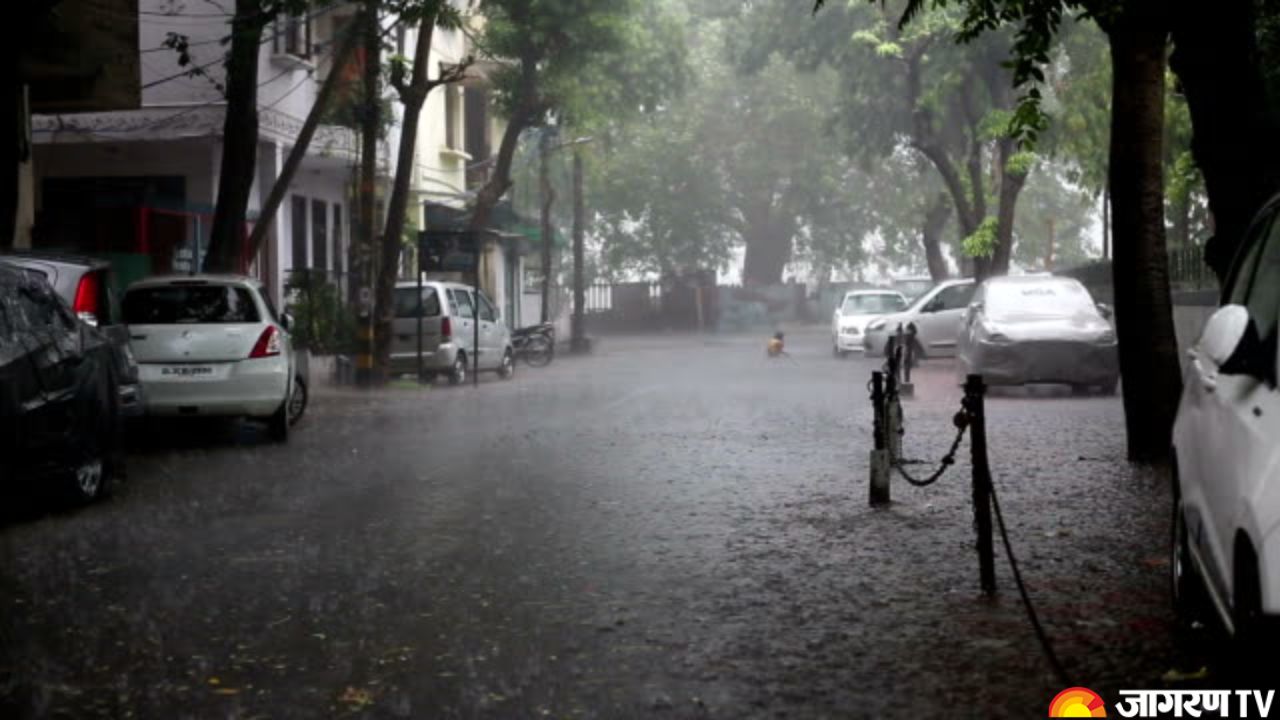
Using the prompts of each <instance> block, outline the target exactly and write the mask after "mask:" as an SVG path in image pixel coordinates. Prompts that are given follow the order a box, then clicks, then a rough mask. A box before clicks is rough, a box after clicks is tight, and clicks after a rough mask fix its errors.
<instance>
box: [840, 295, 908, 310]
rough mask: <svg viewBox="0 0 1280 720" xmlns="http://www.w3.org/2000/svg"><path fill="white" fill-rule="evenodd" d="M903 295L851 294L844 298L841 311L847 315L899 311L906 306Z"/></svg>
mask: <svg viewBox="0 0 1280 720" xmlns="http://www.w3.org/2000/svg"><path fill="white" fill-rule="evenodd" d="M905 307H906V305H905V304H904V303H903V302H902V297H901V296H899V295H890V294H888V293H883V294H879V295H850V296H849V297H847V298H845V299H844V305H843V306H842V308H841V310H840V312H841V313H843V314H845V315H858V314H864V315H879V314H883V313H891V312H897V311H899V310H902V309H903V308H905Z"/></svg>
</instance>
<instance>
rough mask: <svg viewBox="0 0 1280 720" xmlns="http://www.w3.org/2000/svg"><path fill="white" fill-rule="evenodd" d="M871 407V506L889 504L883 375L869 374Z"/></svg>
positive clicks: (878, 373) (876, 372)
mask: <svg viewBox="0 0 1280 720" xmlns="http://www.w3.org/2000/svg"><path fill="white" fill-rule="evenodd" d="M871 405H872V411H873V417H874V424H873V426H872V434H873V435H874V439H875V448H874V449H873V450H872V451H871V505H872V506H873V507H874V506H876V505H888V504H889V451H888V449H887V448H886V447H885V445H886V443H885V438H886V434H887V431H886V428H885V420H886V419H885V391H884V373H882V372H880V371H878V370H877V371H875V372H873V373H871Z"/></svg>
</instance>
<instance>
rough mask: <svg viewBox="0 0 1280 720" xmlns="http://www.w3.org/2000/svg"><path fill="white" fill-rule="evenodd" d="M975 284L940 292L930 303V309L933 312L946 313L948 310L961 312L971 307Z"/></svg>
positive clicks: (956, 286)
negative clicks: (970, 302) (970, 300)
mask: <svg viewBox="0 0 1280 720" xmlns="http://www.w3.org/2000/svg"><path fill="white" fill-rule="evenodd" d="M973 290H974V287H973V284H972V283H970V284H967V285H952V286H951V287H949V288H946V289H945V290H943V291H941V292H939V293H938V294H937V296H935V297H934V298H933V301H932V302H930V303H929V309H930V310H931V311H933V312H945V311H947V310H960V309H962V308H966V307H969V299H970V298H972V297H973Z"/></svg>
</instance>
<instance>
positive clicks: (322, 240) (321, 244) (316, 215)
mask: <svg viewBox="0 0 1280 720" xmlns="http://www.w3.org/2000/svg"><path fill="white" fill-rule="evenodd" d="M328 210H329V205H328V203H326V202H325V201H323V200H312V201H311V267H312V268H315V269H317V270H328V269H329V214H328Z"/></svg>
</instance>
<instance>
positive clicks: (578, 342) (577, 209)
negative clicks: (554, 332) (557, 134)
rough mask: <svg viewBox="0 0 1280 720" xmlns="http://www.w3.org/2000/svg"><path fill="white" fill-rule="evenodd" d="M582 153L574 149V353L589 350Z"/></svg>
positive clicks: (571, 337)
mask: <svg viewBox="0 0 1280 720" xmlns="http://www.w3.org/2000/svg"><path fill="white" fill-rule="evenodd" d="M583 174H584V173H583V167H582V150H581V149H580V148H574V149H573V320H572V324H571V325H570V327H569V348H570V349H571V350H573V351H574V352H584V351H586V350H587V332H586V330H587V328H586V324H587V323H586V314H587V283H586V268H584V267H583V265H584V264H585V262H586V257H585V255H586V250H585V234H586V224H587V210H586V200H585V198H583V195H582V183H583Z"/></svg>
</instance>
